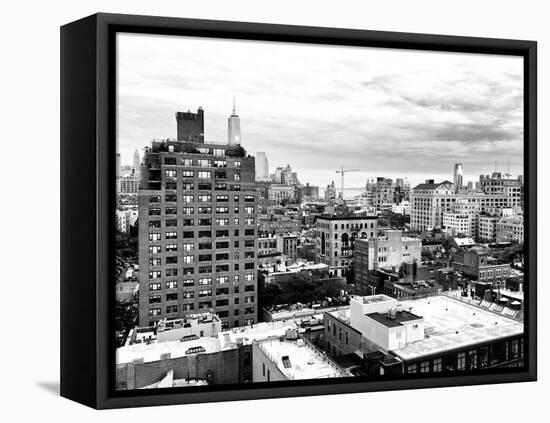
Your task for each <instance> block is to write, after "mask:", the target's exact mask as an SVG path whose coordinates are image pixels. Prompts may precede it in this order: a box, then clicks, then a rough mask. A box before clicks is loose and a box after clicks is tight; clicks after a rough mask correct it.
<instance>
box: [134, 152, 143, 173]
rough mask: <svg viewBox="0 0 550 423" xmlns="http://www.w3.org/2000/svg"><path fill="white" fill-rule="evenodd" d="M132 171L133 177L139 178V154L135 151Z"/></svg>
mask: <svg viewBox="0 0 550 423" xmlns="http://www.w3.org/2000/svg"><path fill="white" fill-rule="evenodd" d="M132 169H133V170H134V175H136V176H139V174H140V172H141V158H140V157H139V153H138V151H137V149H136V150H135V151H134V160H133V163H132Z"/></svg>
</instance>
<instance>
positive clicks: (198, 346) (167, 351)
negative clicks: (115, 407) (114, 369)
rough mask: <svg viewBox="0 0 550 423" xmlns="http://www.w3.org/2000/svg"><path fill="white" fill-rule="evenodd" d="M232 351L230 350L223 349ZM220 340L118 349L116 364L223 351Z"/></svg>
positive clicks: (133, 346) (203, 339) (194, 340)
mask: <svg viewBox="0 0 550 423" xmlns="http://www.w3.org/2000/svg"><path fill="white" fill-rule="evenodd" d="M223 349H230V348H223ZM221 350H222V348H221V346H220V342H219V340H218V338H212V337H204V338H198V339H191V340H189V341H183V342H182V341H167V342H154V343H151V344H132V345H125V346H123V347H120V348H117V350H116V363H117V364H124V363H132V362H133V361H142V362H143V363H149V362H152V361H159V360H164V359H169V358H178V357H185V356H188V355H194V354H201V353H206V354H208V353H213V352H218V351H221Z"/></svg>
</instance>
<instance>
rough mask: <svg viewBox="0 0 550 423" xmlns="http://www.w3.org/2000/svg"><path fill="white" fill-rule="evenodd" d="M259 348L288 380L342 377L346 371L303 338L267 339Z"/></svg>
mask: <svg viewBox="0 0 550 423" xmlns="http://www.w3.org/2000/svg"><path fill="white" fill-rule="evenodd" d="M257 345H258V348H260V349H261V350H262V351H263V352H264V353H265V354H266V355H267V356H268V357H269V358H270V359H271V361H272V362H273V363H274V364H276V365H277V367H278V369H279V370H280V371H281V372H282V373H283V374H284V375H285V376H286V377H287V378H288V379H290V380H298V379H321V378H329V377H344V376H347V374H346V372H345V371H344V370H343V369H342V368H340V367H339V366H338V365H337V364H336V363H335V362H333V361H332V360H331V359H330V358H328V356H327V355H326V354H325V353H322V352H321V351H319V350H318V349H316V348H315V347H313V346H312V345H311V344H309V343H307V342H306V341H305V340H304V339H302V338H298V339H282V340H281V339H280V338H276V339H268V340H265V341H261V342H258V344H257Z"/></svg>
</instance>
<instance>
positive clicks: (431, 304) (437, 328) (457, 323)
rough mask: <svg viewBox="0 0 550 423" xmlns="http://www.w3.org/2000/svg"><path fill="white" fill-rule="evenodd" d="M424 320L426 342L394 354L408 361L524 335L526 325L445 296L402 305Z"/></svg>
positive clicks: (407, 346)
mask: <svg viewBox="0 0 550 423" xmlns="http://www.w3.org/2000/svg"><path fill="white" fill-rule="evenodd" d="M401 304H402V306H403V307H404V308H406V309H408V310H410V311H411V312H412V313H414V314H417V315H420V316H422V317H423V318H424V322H425V332H424V339H423V340H421V341H416V342H412V343H409V344H407V345H406V346H405V347H403V348H399V349H397V350H394V351H393V353H394V354H396V355H397V356H399V357H400V358H402V359H404V360H411V359H413V358H418V357H422V356H425V355H431V354H435V353H440V352H444V351H446V350H450V349H454V348H463V347H467V346H469V345H475V344H478V343H481V342H487V341H493V340H497V339H499V338H504V337H508V336H513V335H521V334H523V323H520V322H518V321H516V320H514V319H511V318H509V317H506V316H503V315H500V314H497V313H494V312H492V311H489V310H485V309H483V308H480V307H476V306H474V305H470V304H466V303H464V302H461V301H458V300H454V299H452V298H449V297H447V296H444V295H439V296H436V297H428V298H422V299H418V300H409V301H402V302H401Z"/></svg>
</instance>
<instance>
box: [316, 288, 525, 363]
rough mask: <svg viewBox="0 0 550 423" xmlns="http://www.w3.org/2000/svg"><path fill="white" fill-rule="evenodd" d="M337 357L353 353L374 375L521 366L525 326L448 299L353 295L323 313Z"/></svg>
mask: <svg viewBox="0 0 550 423" xmlns="http://www.w3.org/2000/svg"><path fill="white" fill-rule="evenodd" d="M325 343H326V346H327V351H328V352H329V353H330V354H331V355H333V356H338V355H343V354H350V353H354V354H356V355H359V356H360V357H362V358H363V359H364V360H365V361H367V363H368V365H367V367H368V368H369V369H370V371H371V373H374V374H403V373H408V374H410V373H441V372H451V371H466V370H476V369H484V368H492V367H514V366H521V365H523V357H524V350H523V324H522V323H521V322H519V321H517V320H515V319H513V318H510V317H509V316H507V315H506V314H505V313H503V312H495V311H492V310H489V309H486V308H483V307H479V306H476V305H473V304H470V303H468V302H465V301H460V300H458V299H454V298H450V297H448V296H445V295H437V296H431V297H427V298H422V299H416V300H406V301H399V300H397V299H394V298H391V297H388V296H385V295H374V296H368V297H353V298H352V299H351V302H350V308H349V310H339V311H336V312H328V313H326V315H325Z"/></svg>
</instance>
